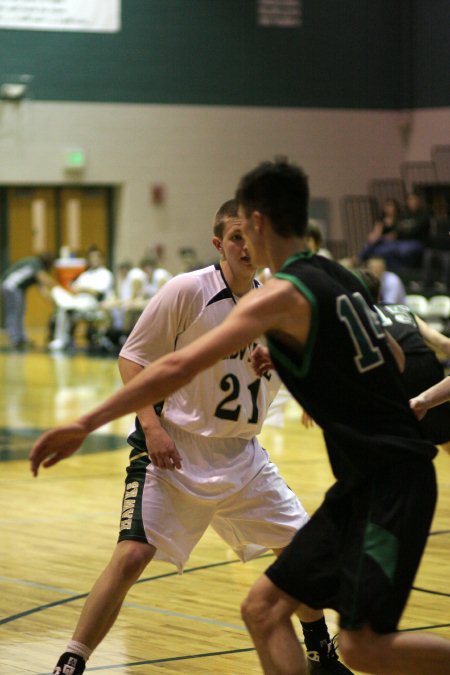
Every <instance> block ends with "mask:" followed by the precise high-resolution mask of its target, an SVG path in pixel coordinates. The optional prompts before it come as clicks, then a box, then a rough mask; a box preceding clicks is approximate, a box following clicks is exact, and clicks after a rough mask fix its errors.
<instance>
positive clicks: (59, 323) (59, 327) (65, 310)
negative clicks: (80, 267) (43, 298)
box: [48, 248, 114, 351]
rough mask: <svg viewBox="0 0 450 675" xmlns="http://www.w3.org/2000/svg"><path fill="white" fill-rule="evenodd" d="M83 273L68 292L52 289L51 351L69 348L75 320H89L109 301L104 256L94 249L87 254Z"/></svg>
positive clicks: (110, 286) (109, 285) (110, 279)
mask: <svg viewBox="0 0 450 675" xmlns="http://www.w3.org/2000/svg"><path fill="white" fill-rule="evenodd" d="M87 263H88V266H87V269H86V270H85V271H84V272H82V273H81V274H80V276H78V277H77V278H76V279H75V280H74V281H73V282H72V284H71V288H70V291H68V290H66V289H65V288H62V286H55V287H54V288H53V289H52V292H51V295H52V298H53V300H54V302H55V305H56V316H55V334H54V339H53V340H52V341H51V342H50V343H49V345H48V346H49V349H50V350H52V351H60V350H64V349H66V348H67V347H69V346H70V341H71V334H72V329H73V323H74V321H76V320H77V319H79V318H88V319H90V318H92V317H93V314H94V313H95V312H96V311H97V310H98V309H99V305H100V303H101V302H102V301H103V300H106V299H107V298H109V297H111V295H112V293H113V289H114V277H113V274H112V272H111V271H110V270H109V269H107V268H106V267H105V263H104V256H103V253H102V252H101V251H99V250H98V249H97V248H91V249H90V250H89V251H88V254H87Z"/></svg>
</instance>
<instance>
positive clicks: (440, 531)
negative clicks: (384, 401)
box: [0, 348, 450, 675]
mask: <svg viewBox="0 0 450 675" xmlns="http://www.w3.org/2000/svg"><path fill="white" fill-rule="evenodd" d="M0 374H1V379H0V460H2V461H1V462H0V487H1V492H0V495H1V496H0V505H1V515H0V542H1V546H0V598H1V599H0V610H1V611H0V674H1V675H44V674H47V673H51V671H52V668H53V666H54V664H55V663H56V660H57V658H58V656H59V654H60V653H61V652H62V651H64V649H65V645H66V643H67V641H68V639H69V638H70V636H71V633H72V630H73V628H74V626H75V622H76V620H77V617H78V614H79V612H80V609H81V606H82V604H83V601H84V599H85V597H86V595H87V593H88V591H89V589H90V587H91V586H92V584H93V582H94V581H95V579H96V577H97V576H98V574H99V573H100V571H101V570H102V569H103V566H104V565H105V564H106V562H107V561H108V559H109V556H110V554H111V551H112V549H113V547H114V544H115V540H116V536H117V526H118V519H119V514H120V505H121V498H122V485H123V478H124V470H125V467H126V464H127V457H128V451H127V446H126V444H125V442H124V438H125V436H126V433H127V430H128V429H129V426H130V421H131V418H130V417H128V418H124V419H122V420H118V421H117V422H115V423H113V424H111V425H109V426H107V427H106V428H103V429H102V430H101V431H100V432H98V433H96V434H95V435H94V436H93V437H92V438H91V440H90V442H89V444H88V446H87V448H86V449H85V451H84V452H83V454H81V453H79V454H77V455H75V456H74V457H73V458H71V459H69V460H66V461H65V462H63V463H61V464H59V465H58V466H56V467H54V468H52V469H50V470H44V471H42V472H41V475H40V476H39V478H38V479H33V478H32V477H31V474H30V473H29V470H28V463H27V460H26V456H27V453H28V451H29V449H30V447H31V444H32V442H33V439H34V438H35V437H36V436H37V435H38V433H39V432H40V431H42V430H44V429H46V428H48V427H49V426H51V425H54V424H57V423H62V422H64V421H68V420H71V419H73V418H74V417H75V416H76V415H78V414H80V413H81V412H82V411H84V410H86V409H88V408H90V407H92V406H93V405H94V404H95V403H96V402H98V401H100V400H101V399H103V398H104V397H105V396H106V395H108V394H109V393H111V392H112V390H113V389H114V388H116V387H118V386H120V380H119V377H118V373H117V368H116V362H115V360H114V359H101V358H96V359H95V358H88V357H86V356H85V355H84V354H76V355H74V356H72V357H69V356H66V355H54V356H51V355H48V354H46V353H45V352H44V351H36V352H30V353H24V354H18V353H11V352H8V351H7V349H5V348H3V350H1V348H0ZM298 417H299V413H298V408H297V407H296V406H295V404H294V403H292V402H289V403H288V404H287V406H286V409H285V412H284V426H283V427H282V428H279V427H274V426H270V425H267V426H266V428H265V430H264V431H263V434H262V442H263V445H264V446H265V447H266V448H267V449H268V450H269V452H270V454H271V456H272V459H273V460H274V461H275V462H276V463H277V464H278V465H279V467H280V469H281V472H282V474H283V475H284V477H285V479H286V480H287V482H288V483H289V485H290V486H291V487H292V488H293V489H294V490H295V491H296V492H297V494H298V495H299V496H300V498H301V500H302V501H303V504H304V505H305V507H306V508H307V509H308V511H310V512H311V511H313V510H314V509H315V508H316V506H317V505H318V504H319V503H320V501H321V498H322V495H323V493H324V491H325V490H326V488H327V487H328V486H329V485H330V484H331V482H332V477H331V473H330V470H329V468H328V463H327V460H326V456H325V451H324V447H323V443H322V439H321V434H320V431H319V430H318V429H316V428H315V429H311V430H305V429H303V428H302V427H301V426H300V424H299V422H298ZM436 467H437V471H438V476H439V485H440V497H439V504H438V508H437V512H436V516H435V519H434V523H433V528H432V532H431V533H430V537H429V543H428V547H427V551H426V554H425V557H424V560H423V563H422V566H421V568H420V571H419V574H418V577H417V579H416V582H415V587H414V590H413V592H412V594H411V597H410V601H409V604H408V607H407V609H406V612H405V615H404V618H403V621H402V625H401V628H402V629H403V630H419V631H433V632H434V633H437V634H440V635H443V636H446V637H447V638H450V564H449V561H450V457H449V456H448V455H446V454H444V453H443V452H442V451H441V452H440V453H439V455H438V457H437V460H436ZM270 560H271V556H269V555H268V556H266V557H264V558H263V559H259V560H256V561H253V562H250V563H247V564H245V565H243V564H242V563H240V562H238V561H237V560H236V557H235V555H234V554H233V552H232V551H230V550H229V549H228V548H227V547H226V546H225V545H224V543H223V542H222V541H221V540H220V539H219V538H218V537H217V535H216V534H215V533H214V532H213V531H212V530H208V532H207V533H206V535H205V537H204V538H203V540H202V541H201V542H200V544H199V546H198V547H197V548H196V550H195V551H194V553H193V555H192V557H191V559H190V561H189V562H188V565H187V567H186V570H185V573H184V574H183V575H182V576H178V575H177V574H176V573H175V571H174V568H172V567H171V566H169V565H167V564H164V563H151V564H150V565H149V567H148V568H147V570H146V572H145V573H144V575H143V576H142V578H141V579H140V581H139V582H138V583H137V584H136V585H135V586H134V587H133V588H132V590H131V592H130V594H129V596H128V597H127V599H126V603H125V606H124V608H123V611H122V613H121V614H120V616H119V618H118V620H117V622H116V624H115V626H114V627H113V629H112V630H111V632H110V633H109V635H108V636H107V637H106V639H105V640H104V642H103V643H102V644H101V645H100V647H99V648H98V649H97V651H96V652H95V653H94V655H93V656H92V658H91V659H90V661H89V667H88V669H87V672H99V673H111V674H112V673H114V674H115V675H146V674H149V675H150V674H151V675H153V674H154V673H183V674H185V673H195V674H196V675H197V674H199V673H208V674H210V675H212V674H213V675H218V674H227V675H242V673H246V674H248V675H250V674H252V673H260V672H261V670H260V667H259V664H258V660H257V657H256V654H255V652H254V650H253V648H252V644H251V641H250V639H249V637H248V635H247V633H246V630H245V628H244V625H243V622H242V620H241V618H240V614H239V604H240V601H241V600H242V598H243V597H244V595H245V593H246V591H247V589H248V588H249V587H250V585H251V584H252V582H253V581H254V580H255V579H256V578H257V577H258V576H259V575H260V574H261V573H262V572H263V570H264V569H265V567H266V566H267V564H268V562H269V561H270ZM326 616H327V621H328V624H329V626H330V629H331V630H333V631H335V630H336V621H335V615H334V613H333V612H327V613H326ZM424 675H425V674H424ZM426 675H429V674H426Z"/></svg>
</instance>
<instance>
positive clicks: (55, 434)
mask: <svg viewBox="0 0 450 675" xmlns="http://www.w3.org/2000/svg"><path fill="white" fill-rule="evenodd" d="M87 435H88V431H87V430H86V429H85V427H84V426H83V424H82V423H81V422H73V423H72V424H65V425H63V426H61V427H56V428H55V429H51V430H50V431H47V432H46V433H45V434H42V436H40V437H39V438H38V440H37V441H36V443H35V444H34V445H33V447H32V449H31V452H30V455H29V459H30V464H31V467H30V468H31V472H32V474H33V476H37V475H38V471H39V467H40V466H41V464H42V466H43V467H45V468H46V469H48V468H49V467H50V466H53V465H54V464H57V463H58V462H60V461H61V460H62V459H65V458H66V457H70V455H73V453H74V452H76V451H77V450H78V448H79V447H80V445H81V444H82V442H83V441H84V439H85V438H86V436H87Z"/></svg>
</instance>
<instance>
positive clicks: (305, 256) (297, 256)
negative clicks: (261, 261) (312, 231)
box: [275, 248, 315, 276]
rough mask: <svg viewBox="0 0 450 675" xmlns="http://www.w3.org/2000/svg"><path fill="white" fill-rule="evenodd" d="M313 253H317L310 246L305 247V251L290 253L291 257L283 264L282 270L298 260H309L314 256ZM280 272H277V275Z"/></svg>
mask: <svg viewBox="0 0 450 675" xmlns="http://www.w3.org/2000/svg"><path fill="white" fill-rule="evenodd" d="M313 255H315V254H314V253H313V252H312V251H311V250H310V249H309V248H307V249H305V250H304V251H299V252H298V253H294V254H293V255H290V256H289V258H288V259H287V260H285V261H284V263H283V265H282V266H281V270H280V272H282V271H283V270H284V269H285V268H286V267H287V266H288V265H291V264H292V263H293V262H295V261H296V260H309V259H310V258H312V257H313ZM280 272H277V273H276V274H275V276H277V275H278V274H279V273H280Z"/></svg>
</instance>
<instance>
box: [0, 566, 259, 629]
mask: <svg viewBox="0 0 450 675" xmlns="http://www.w3.org/2000/svg"><path fill="white" fill-rule="evenodd" d="M269 557H272V554H271V553H266V554H264V555H262V556H259V557H258V559H259V560H261V559H262V558H269ZM235 563H241V561H240V560H239V559H238V558H235V559H233V560H222V561H221V562H217V563H209V564H207V565H197V566H195V567H188V568H187V569H185V570H184V572H183V574H189V573H191V572H198V571H201V570H209V569H212V568H214V567H224V566H225V565H233V564H235ZM175 576H179V574H178V572H176V571H175V572H165V573H164V574H157V575H156V576H152V577H144V578H142V579H138V580H137V581H136V582H135V583H134V584H133V586H136V585H138V584H143V583H146V582H148V581H157V580H158V579H166V578H168V577H175ZM31 583H32V582H31ZM88 595H89V592H88V593H78V594H76V595H72V596H71V597H69V598H62V599H60V600H54V601H53V602H48V603H46V604H45V605H39V606H37V607H33V608H32V609H27V610H25V611H23V612H18V613H17V614H12V615H11V616H7V617H5V618H3V619H0V625H3V624H6V623H11V622H12V621H16V620H18V619H22V618H24V617H26V616H30V615H31V614H36V613H37V612H43V611H45V610H46V609H51V608H52V607H58V606H59V605H66V604H68V603H69V602H75V601H76V600H82V599H83V598H87V596H88ZM189 618H190V619H193V618H194V617H189Z"/></svg>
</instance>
